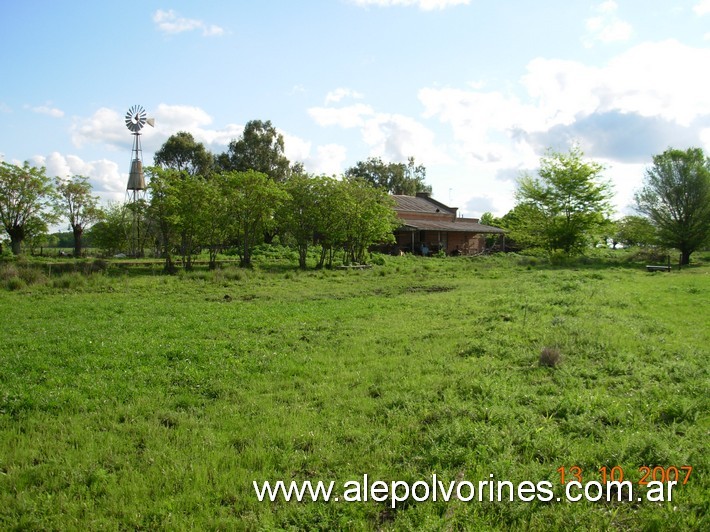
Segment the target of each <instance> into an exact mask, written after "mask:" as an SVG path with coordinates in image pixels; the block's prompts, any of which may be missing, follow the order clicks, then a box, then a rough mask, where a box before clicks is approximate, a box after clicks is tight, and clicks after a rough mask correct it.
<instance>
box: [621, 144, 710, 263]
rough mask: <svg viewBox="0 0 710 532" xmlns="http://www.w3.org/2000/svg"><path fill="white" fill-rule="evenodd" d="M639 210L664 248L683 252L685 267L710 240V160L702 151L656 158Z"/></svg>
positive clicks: (648, 172) (639, 195) (638, 198)
mask: <svg viewBox="0 0 710 532" xmlns="http://www.w3.org/2000/svg"><path fill="white" fill-rule="evenodd" d="M635 199H636V210H638V212H640V213H641V214H644V215H646V216H647V217H648V219H649V220H650V222H651V223H652V224H653V225H654V227H655V228H656V230H657V232H658V240H659V242H660V243H661V244H662V245H665V246H668V247H674V248H676V249H678V250H679V251H680V253H681V264H688V263H690V255H691V253H693V252H694V251H695V250H697V249H698V248H700V247H701V246H702V245H703V244H705V243H707V242H708V238H709V237H710V159H708V158H707V157H706V156H705V154H704V153H703V150H701V149H700V148H689V149H688V150H686V151H683V150H678V149H673V148H669V149H667V150H666V151H664V152H663V153H662V154H660V155H655V156H654V157H653V166H652V167H651V168H649V169H647V170H646V178H645V181H644V185H643V188H642V189H641V190H640V191H639V192H638V193H637V194H636V196H635Z"/></svg>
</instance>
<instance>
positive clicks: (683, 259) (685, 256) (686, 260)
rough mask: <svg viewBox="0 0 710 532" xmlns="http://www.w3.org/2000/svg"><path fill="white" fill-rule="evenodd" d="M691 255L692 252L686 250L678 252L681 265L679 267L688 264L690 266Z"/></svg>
mask: <svg viewBox="0 0 710 532" xmlns="http://www.w3.org/2000/svg"><path fill="white" fill-rule="evenodd" d="M691 253H692V251H688V250H684V249H682V250H680V264H681V266H687V265H688V264H690V254H691Z"/></svg>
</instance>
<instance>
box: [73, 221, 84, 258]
mask: <svg viewBox="0 0 710 532" xmlns="http://www.w3.org/2000/svg"><path fill="white" fill-rule="evenodd" d="M72 230H73V232H74V257H75V258H77V259H78V258H79V257H81V237H82V235H83V234H84V228H83V227H81V226H80V225H75V226H74V227H72Z"/></svg>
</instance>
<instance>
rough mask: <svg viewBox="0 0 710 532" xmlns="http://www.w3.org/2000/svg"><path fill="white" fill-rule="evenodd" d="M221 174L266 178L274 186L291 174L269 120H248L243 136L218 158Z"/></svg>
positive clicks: (280, 136)
mask: <svg viewBox="0 0 710 532" xmlns="http://www.w3.org/2000/svg"><path fill="white" fill-rule="evenodd" d="M218 164H219V166H220V167H221V169H222V170H227V171H237V172H246V171H248V170H254V171H256V172H260V173H262V174H266V175H267V176H269V177H270V178H271V179H273V180H274V181H276V182H282V181H284V180H285V179H286V178H287V177H288V175H289V173H290V164H291V163H290V162H289V160H288V158H286V155H284V138H283V135H282V134H281V133H279V132H278V131H277V130H276V128H275V127H274V126H273V124H272V123H271V121H270V120H267V121H266V122H263V121H261V120H250V121H249V122H247V124H246V125H245V126H244V132H243V133H242V135H241V136H240V137H239V138H238V139H235V140H232V142H230V143H229V148H228V149H227V152H225V153H223V154H221V155H220V156H219V157H218Z"/></svg>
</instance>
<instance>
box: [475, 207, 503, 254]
mask: <svg viewBox="0 0 710 532" xmlns="http://www.w3.org/2000/svg"><path fill="white" fill-rule="evenodd" d="M479 222H481V223H482V224H483V225H489V226H491V227H502V226H503V221H502V220H501V219H500V218H496V217H495V216H493V213H491V212H484V213H483V214H482V215H481V218H480V219H479ZM485 238H486V248H492V247H493V246H494V245H495V244H496V242H498V239H499V236H498V235H485Z"/></svg>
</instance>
